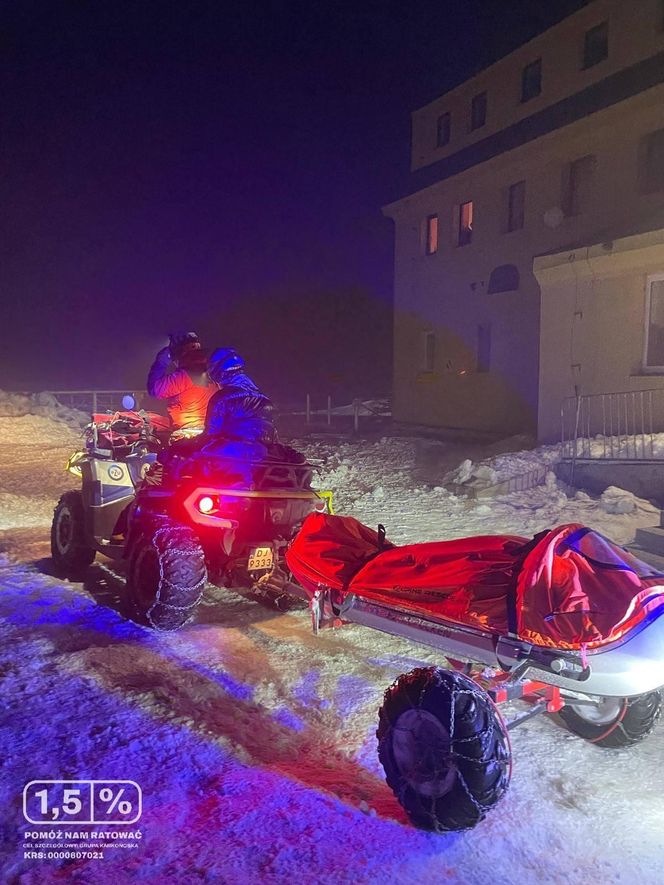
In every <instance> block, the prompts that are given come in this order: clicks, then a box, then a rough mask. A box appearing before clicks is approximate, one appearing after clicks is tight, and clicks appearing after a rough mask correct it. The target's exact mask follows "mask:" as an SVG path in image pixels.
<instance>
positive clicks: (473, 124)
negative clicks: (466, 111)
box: [470, 92, 486, 129]
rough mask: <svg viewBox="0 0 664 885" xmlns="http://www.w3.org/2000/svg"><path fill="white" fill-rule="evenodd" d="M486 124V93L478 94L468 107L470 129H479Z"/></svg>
mask: <svg viewBox="0 0 664 885" xmlns="http://www.w3.org/2000/svg"><path fill="white" fill-rule="evenodd" d="M485 123H486V92H480V94H479V95H476V96H475V98H474V99H473V101H472V103H471V106H470V128H471V129H480V128H481V127H482V126H484V124H485Z"/></svg>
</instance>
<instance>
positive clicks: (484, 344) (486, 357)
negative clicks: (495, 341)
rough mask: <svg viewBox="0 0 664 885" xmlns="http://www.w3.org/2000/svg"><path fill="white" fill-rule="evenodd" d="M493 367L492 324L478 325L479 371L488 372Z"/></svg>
mask: <svg viewBox="0 0 664 885" xmlns="http://www.w3.org/2000/svg"><path fill="white" fill-rule="evenodd" d="M490 368H491V326H490V325H489V324H488V323H487V324H485V325H482V326H478V327H477V371H478V372H488V371H489V369H490Z"/></svg>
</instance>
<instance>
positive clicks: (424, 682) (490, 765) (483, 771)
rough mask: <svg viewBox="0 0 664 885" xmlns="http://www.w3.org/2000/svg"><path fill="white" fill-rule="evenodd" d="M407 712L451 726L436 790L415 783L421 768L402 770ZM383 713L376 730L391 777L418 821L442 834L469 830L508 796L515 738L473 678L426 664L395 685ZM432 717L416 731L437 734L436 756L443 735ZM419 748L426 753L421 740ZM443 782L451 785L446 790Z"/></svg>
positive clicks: (435, 775) (421, 734) (416, 725)
mask: <svg viewBox="0 0 664 885" xmlns="http://www.w3.org/2000/svg"><path fill="white" fill-rule="evenodd" d="M404 714H406V718H407V717H408V715H409V714H412V715H413V716H414V717H415V718H417V717H418V716H419V717H422V716H425V717H427V719H428V720H429V722H430V723H433V722H434V721H437V722H438V723H439V725H440V726H442V728H441V732H442V730H443V729H444V730H445V731H446V734H447V738H446V739H445V744H446V746H445V749H444V750H443V751H442V752H441V754H440V759H439V761H440V766H439V767H438V768H437V769H436V770H432V771H431V777H432V778H433V783H434V786H433V787H432V786H431V782H430V784H429V785H428V788H427V784H426V783H425V782H424V780H422V781H421V782H420V783H419V784H416V783H414V782H413V781H417V780H418V778H417V776H416V775H415V774H414V772H415V770H414V769H412V770H411V772H404V770H403V768H400V765H399V761H398V759H397V755H398V754H397V753H396V752H395V743H394V741H395V728H398V724H399V719H400V718H401V717H403V715H404ZM379 715H380V721H379V727H378V731H377V733H376V735H377V737H378V743H379V747H378V752H379V757H380V759H381V762H382V763H383V767H384V768H385V774H386V779H387V782H388V784H389V785H390V786H391V787H392V789H393V791H394V793H395V795H396V797H397V799H398V800H399V802H400V803H401V804H402V806H403V807H404V809H405V810H406V811H407V813H408V815H409V817H410V819H411V820H412V822H413V823H414V824H415V825H416V826H419V827H422V828H424V829H429V830H434V831H435V832H445V831H449V830H464V829H469V828H470V827H473V826H475V825H476V824H477V823H479V822H480V821H481V820H483V819H484V817H486V814H487V812H488V811H489V810H490V809H491V808H492V807H493V806H494V805H496V803H497V802H498V801H499V800H500V799H501V798H502V796H503V794H504V793H505V790H506V789H507V787H508V784H509V781H510V777H511V768H512V761H511V748H510V743H509V736H508V733H507V729H506V727H505V725H504V723H503V720H502V717H501V716H500V713H499V712H498V710H497V708H496V707H495V705H494V704H493V703H492V701H491V700H490V698H489V697H488V695H487V694H486V692H484V691H482V689H481V688H479V686H477V685H475V684H474V683H473V681H472V680H471V679H469V678H468V677H466V676H463V675H461V674H459V673H454V672H452V671H449V670H444V669H441V668H436V667H429V668H418V669H416V670H413V671H412V672H411V673H406V674H404V675H402V676H400V677H399V678H398V679H397V680H396V681H395V682H394V683H393V684H392V685H391V686H390V687H389V688H388V689H387V691H386V692H385V700H384V703H383V706H382V707H381V709H380V714H379ZM427 719H421V720H420V721H419V722H418V721H415V720H413V721H414V728H413V730H412V734H413V735H414V734H415V729H419V737H420V739H421V738H422V737H424V738H426V737H427V736H428V734H427V732H430V733H431V735H432V736H433V740H432V746H430V747H429V753H428V756H429V759H430V760H431V758H432V757H433V752H432V749H440V747H436V740H435V739H436V738H437V739H438V741H440V737H441V735H440V734H438V735H436V734H435V729H434V730H433V731H431V728H430V725H429V724H428V723H427ZM409 721H410V720H409ZM402 728H403V726H402ZM406 728H408V726H406ZM464 730H465V731H467V733H466V734H463V732H464ZM413 746H414V748H416V749H420V750H421V748H418V745H417V737H415V738H414V745H413ZM421 755H423V754H421ZM409 775H410V777H409ZM436 780H437V781H438V783H440V782H441V780H442V783H443V785H444V786H445V787H446V788H445V789H444V790H443V789H442V788H441V791H440V792H439V793H438V794H436V787H435V784H436ZM418 788H419V789H418ZM427 793H428V794H427Z"/></svg>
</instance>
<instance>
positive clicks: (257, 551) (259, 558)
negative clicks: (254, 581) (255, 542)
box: [247, 547, 273, 572]
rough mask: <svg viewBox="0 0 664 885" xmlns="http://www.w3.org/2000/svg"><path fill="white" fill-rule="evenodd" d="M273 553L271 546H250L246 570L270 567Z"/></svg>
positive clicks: (253, 570)
mask: <svg viewBox="0 0 664 885" xmlns="http://www.w3.org/2000/svg"><path fill="white" fill-rule="evenodd" d="M272 561H273V553H272V548H271V547H252V548H251V550H250V551H249V562H248V564H247V571H249V572H258V571H261V569H270V568H272Z"/></svg>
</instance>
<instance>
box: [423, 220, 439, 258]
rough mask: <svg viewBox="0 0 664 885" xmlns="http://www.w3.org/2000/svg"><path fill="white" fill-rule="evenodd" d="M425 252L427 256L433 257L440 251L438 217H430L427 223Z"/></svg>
mask: <svg viewBox="0 0 664 885" xmlns="http://www.w3.org/2000/svg"><path fill="white" fill-rule="evenodd" d="M424 251H425V253H426V254H427V255H433V254H434V252H437V251H438V216H437V215H429V217H428V218H427V221H426V230H425V238H424Z"/></svg>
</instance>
